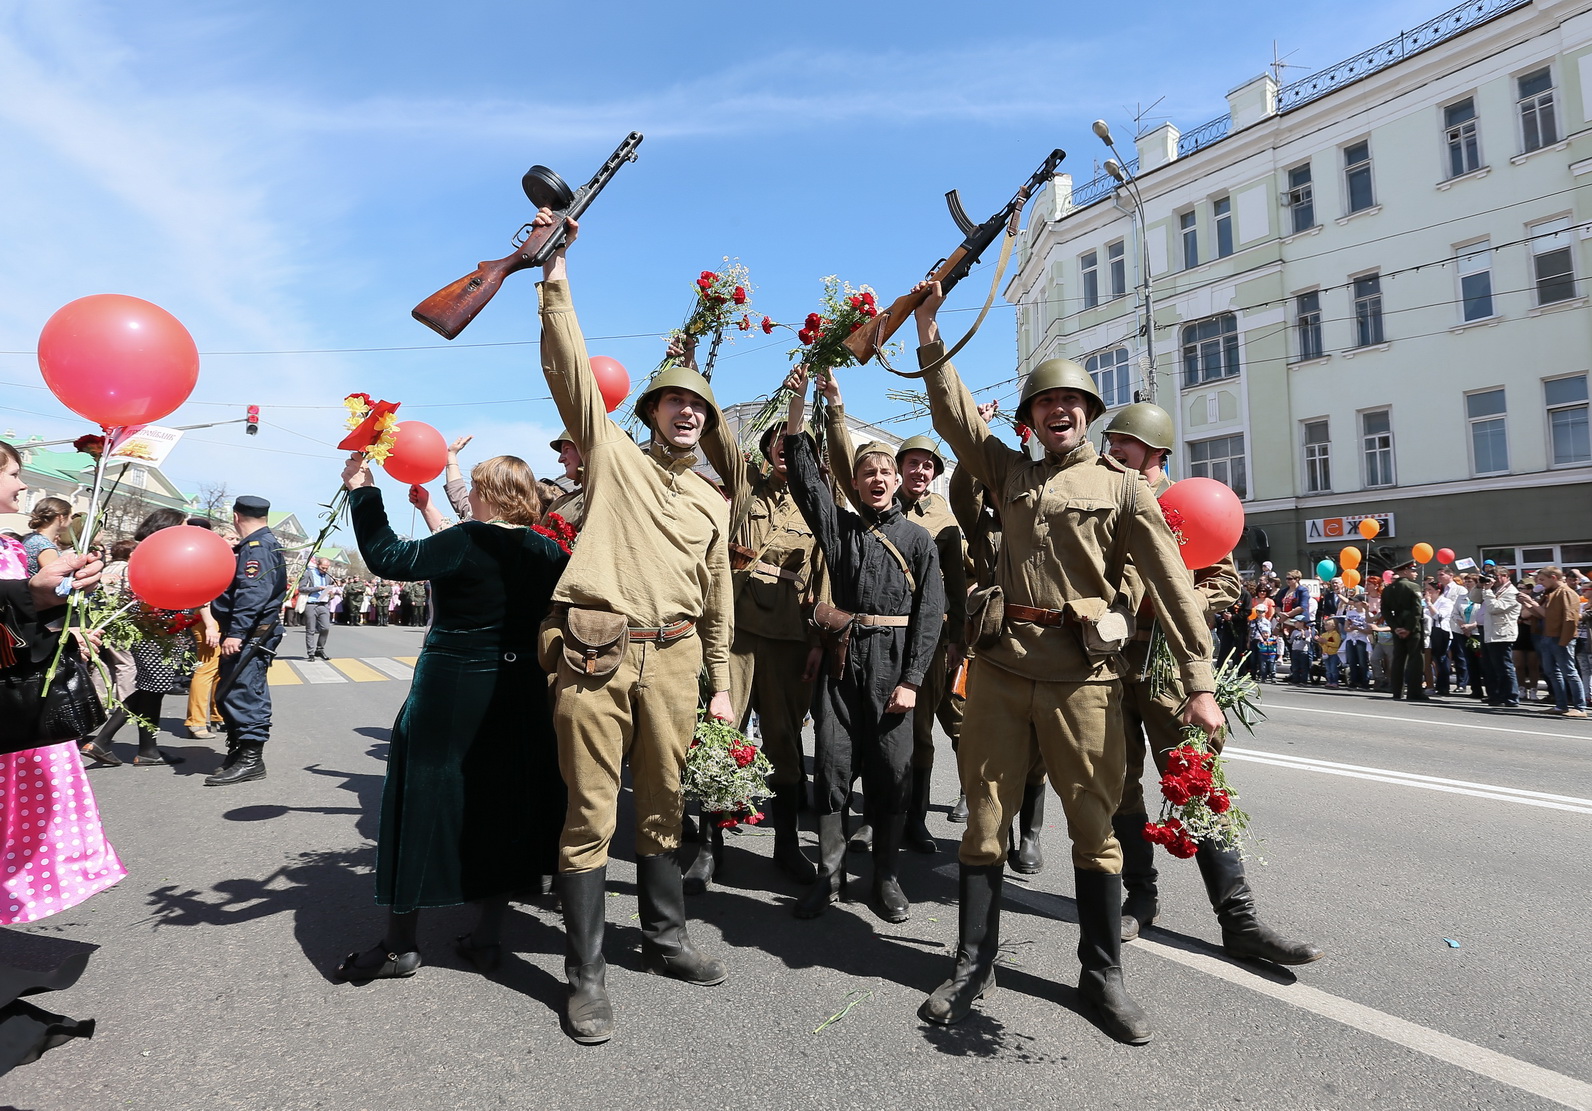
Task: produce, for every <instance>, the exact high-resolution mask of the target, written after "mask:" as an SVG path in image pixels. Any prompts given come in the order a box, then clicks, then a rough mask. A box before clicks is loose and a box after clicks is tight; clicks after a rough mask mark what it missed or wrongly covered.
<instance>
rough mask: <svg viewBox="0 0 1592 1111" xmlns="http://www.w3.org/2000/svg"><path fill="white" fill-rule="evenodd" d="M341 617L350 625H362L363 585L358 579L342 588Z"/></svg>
mask: <svg viewBox="0 0 1592 1111" xmlns="http://www.w3.org/2000/svg"><path fill="white" fill-rule="evenodd" d="M343 615H344V619H345V620H346V621H347V623H348V624H350V625H360V624H363V623H364V616H365V584H364V583H363V582H361V581H359V580H358V579H354V580H353V581H352V582H350V583H349V584H348V585H347V586H345V587H343Z"/></svg>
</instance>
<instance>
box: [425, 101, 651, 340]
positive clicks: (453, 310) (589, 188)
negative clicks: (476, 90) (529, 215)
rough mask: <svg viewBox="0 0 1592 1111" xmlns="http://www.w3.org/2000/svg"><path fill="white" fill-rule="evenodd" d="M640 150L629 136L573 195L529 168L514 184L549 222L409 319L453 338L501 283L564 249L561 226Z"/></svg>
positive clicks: (544, 171)
mask: <svg viewBox="0 0 1592 1111" xmlns="http://www.w3.org/2000/svg"><path fill="white" fill-rule="evenodd" d="M640 145H641V132H639V131H632V132H631V133H630V134H629V135H628V136H626V137H625V141H624V142H622V143H620V144H619V147H618V149H616V150H615V151H614V153H613V154H611V155H609V156H608V161H606V162H604V163H603V164H602V167H601V168H600V169H599V170H598V171H597V172H596V174H594V175H593V176H592V179H591V180H590V181H588V182H587V183H586V184H585V185H582V186H581V187H580V188H579V189H575V190H571V189H570V187H569V186H568V185H566V184H565V183H564V179H563V178H561V177H559V176H558V175H557V174H555V173H554V172H553V171H552V170H549V169H548V168H547V167H546V166H532V167H531V168H530V169H529V170H526V171H525V176H524V177H523V178H522V179H521V180H520V186H521V187H522V188H523V189H524V190H525V196H526V197H527V198H528V199H529V200H530V202H531V204H532V205H534V206H535V207H537V208H538V209H542V208H550V209H552V210H553V217H554V219H553V222H552V223H551V224H548V225H547V226H546V227H540V228H538V227H533V226H532V225H530V224H526V225H525V226H524V227H522V228H520V230H519V231H518V232H517V233H516V234H515V236H514V240H513V242H514V252H513V253H512V254H508V255H505V256H503V257H502V258H500V259H496V260H492V261H488V262H481V263H477V264H476V267H475V270H474V272H473V273H469V274H466V275H465V276H464V277H462V278H460V279H459V280H458V281H456V282H454V283H452V284H451V285H447V286H444V287H443V288H441V289H439V290H437V292H435V293H433V294H432V295H431V296H430V297H427V298H426V299H425V300H424V301H422V302H420V304H418V305H416V306H415V307H414V309H413V311H411V312H410V314H409V315H411V316H413V317H414V318H415V319H416V320H418V321H420V323H422V324H424V325H425V326H426V327H428V328H430V329H431V330H432V331H434V332H436V333H437V334H438V335H440V336H442V338H443V339H453V338H454V337H455V336H457V335H458V334H459V333H460V332H462V331H464V330H465V328H467V327H469V325H470V321H472V320H474V319H475V316H476V314H477V313H478V312H480V311H481V310H482V309H484V308H486V305H487V302H488V301H490V300H492V298H493V297H495V296H497V291H498V290H499V289H500V288H502V285H503V279H504V278H506V277H508V276H509V275H510V274H513V273H516V272H518V271H520V270H524V269H527V268H528V267H532V266H541V265H542V264H543V263H545V262H546V261H547V260H548V259H550V258H552V257H553V252H554V251H557V250H558V249H559V248H560V247H562V246H563V245H564V239H565V235H566V234H567V233H566V232H565V231H564V221H565V220H566V219H570V220H578V219H579V218H580V215H581V213H583V212H585V211H586V209H587V207H588V206H589V205H590V204H591V202H592V201H594V200H596V199H597V194H598V193H601V192H602V191H603V186H605V185H607V184H608V183H609V182H610V181H611V180H613V176H614V175H615V174H616V173H618V172H619V167H621V166H623V165H624V164H625V163H626V162H634V161H635V160H636V148H637V147H639V146H640Z"/></svg>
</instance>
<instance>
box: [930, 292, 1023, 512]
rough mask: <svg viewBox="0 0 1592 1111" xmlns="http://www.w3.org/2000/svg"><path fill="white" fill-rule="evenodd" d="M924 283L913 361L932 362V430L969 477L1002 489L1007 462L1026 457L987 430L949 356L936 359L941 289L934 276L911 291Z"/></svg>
mask: <svg viewBox="0 0 1592 1111" xmlns="http://www.w3.org/2000/svg"><path fill="white" fill-rule="evenodd" d="M925 285H927V286H929V287H930V292H929V295H928V297H927V298H925V299H924V301H923V303H922V304H921V305H919V306H918V307H917V309H916V310H914V312H913V316H914V317H916V319H917V322H918V365H919V366H923V367H928V366H930V365H932V364H937V365H934V366H933V369H931V370H929V371H927V372H926V373H925V375H924V378H923V382H924V385H925V386H927V387H928V394H929V411H930V413H931V414H933V417H934V430H935V431H936V432H938V433H939V434H940V435H941V437H943V438H944V440H945V443H946V446H947V447H949V448H950V449H951V451H952V453H953V454H955V456H956V463H957V466H958V467H967V468H968V470H969V473H971V474H972V475H973V477H975V478H977V479H978V480H979V481H980V482H982V483H983V484H984V485H985V486H988V487H989V488H990V489H992V490H1001V489H1004V488H1005V485H1006V476H1007V475H1008V474H1009V473H1010V472H1011V468H1012V467H1013V466H1015V465H1017V464H1019V463H1021V462H1022V461H1023V460H1024V459H1025V458H1026V457H1025V456H1024V455H1023V454H1022V453H1021V452H1019V451H1017V450H1015V449H1014V448H1011V447H1009V446H1007V445H1006V444H1004V443H1002V442H1001V440H1000V439H999V438H998V437H997V436H996V435H995V434H994V433H993V432H991V431H990V429H989V425H988V424H986V423H984V418H983V417H981V416H979V412H978V403H977V402H976V401H974V400H973V395H972V394H970V393H968V391H967V387H966V386H965V385H963V384H962V379H961V376H960V375H958V374H957V373H956V368H955V367H954V366H952V365H951V364H950V362H949V361H946V362H940V360H941V359H943V358H944V356H945V342H944V341H943V340H942V339H940V326H939V324H938V323H937V322H936V320H935V314H936V313H938V312H939V311H940V306H941V305H943V304H944V303H945V294H943V293H941V292H940V283H939V282H929V283H923V282H920V283H918V286H917V287H915V288H914V290H913V292H916V291H917V289H918V288H922V287H923V286H925Z"/></svg>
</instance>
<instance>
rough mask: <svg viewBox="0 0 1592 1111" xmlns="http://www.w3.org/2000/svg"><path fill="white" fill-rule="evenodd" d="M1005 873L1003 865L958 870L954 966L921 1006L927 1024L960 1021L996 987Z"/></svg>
mask: <svg viewBox="0 0 1592 1111" xmlns="http://www.w3.org/2000/svg"><path fill="white" fill-rule="evenodd" d="M1005 878H1006V873H1005V871H1004V869H1003V868H1002V866H1001V865H999V864H986V865H978V866H974V865H970V864H962V865H959V866H958V871H957V880H956V886H957V912H956V913H957V943H956V968H955V969H954V970H953V971H952V973H951V978H950V979H949V980H947V981H945V983H943V984H941V985H940V986H939V987H937V988H935V989H934V994H933V995H931V996H929V997H928V998H927V999H925V1000H924V1001H923V1005H922V1006H921V1007H919V1008H918V1017H919V1018H921V1019H922V1020H923V1021H925V1022H935V1023H938V1024H939V1025H941V1026H950V1025H952V1024H954V1023H958V1022H961V1021H962V1020H963V1019H964V1018H966V1017H967V1016H968V1013H969V1012H970V1011H972V1009H973V1004H974V1003H976V1002H978V1000H980V999H982V998H983V997H984V996H986V995H988V994H989V993H990V992H991V991H994V990H995V958H996V956H997V955H999V953H1000V947H1001V885H1002V882H1003V881H1004V880H1005Z"/></svg>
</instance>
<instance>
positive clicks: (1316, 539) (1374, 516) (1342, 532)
mask: <svg viewBox="0 0 1592 1111" xmlns="http://www.w3.org/2000/svg"><path fill="white" fill-rule="evenodd" d="M1366 520H1371V521H1376V522H1377V523H1378V524H1380V525H1381V526H1382V531H1381V532H1379V533H1377V534H1376V539H1377V540H1381V539H1382V538H1383V537H1388V536H1394V535H1396V533H1395V531H1394V528H1393V514H1391V513H1355V514H1351V515H1350V516H1347V517H1316V518H1313V519H1311V520H1308V521H1306V522H1305V543H1306V544H1317V543H1321V542H1323V541H1327V540H1350V541H1355V540H1361V539H1363V537H1361V535H1360V522H1361V521H1366Z"/></svg>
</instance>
